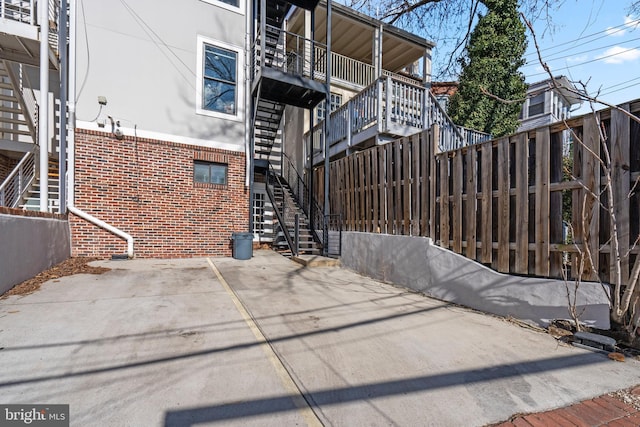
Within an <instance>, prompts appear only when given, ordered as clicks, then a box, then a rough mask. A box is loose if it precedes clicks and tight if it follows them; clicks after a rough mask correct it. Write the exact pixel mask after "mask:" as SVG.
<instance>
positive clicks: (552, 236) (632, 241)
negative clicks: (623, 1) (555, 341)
mask: <svg viewBox="0 0 640 427" xmlns="http://www.w3.org/2000/svg"><path fill="white" fill-rule="evenodd" d="M622 108H624V109H626V111H630V112H631V113H632V114H634V115H636V116H638V115H639V113H640V102H635V103H631V104H626V105H624V106H622ZM597 114H598V115H599V118H600V121H601V124H602V126H601V127H598V125H597V121H596V119H595V117H594V116H593V115H585V116H581V117H578V118H574V119H571V120H570V121H569V122H568V123H567V124H566V125H565V124H564V123H557V124H554V125H550V126H547V127H543V128H539V129H537V130H534V131H529V132H524V133H519V134H516V135H512V136H509V137H505V138H501V139H497V140H492V141H488V142H485V143H482V144H478V145H472V146H468V147H465V148H462V149H457V150H453V151H448V152H443V153H438V152H436V151H435V150H436V149H435V147H436V146H437V144H434V141H438V132H439V130H438V129H437V127H434V128H432V129H431V130H428V131H424V132H423V133H420V134H416V135H413V136H411V137H407V138H402V139H399V140H397V141H394V142H392V143H389V144H385V145H380V146H376V147H373V148H370V149H368V150H366V151H362V152H359V153H355V154H353V155H350V156H348V157H345V158H342V159H340V160H337V161H334V162H332V163H331V167H330V176H329V179H330V183H331V186H330V188H331V190H330V191H331V194H330V203H331V206H330V207H331V213H334V214H335V213H341V214H342V218H343V228H344V229H345V230H348V231H363V232H379V233H388V234H404V235H414V236H429V237H431V238H433V239H434V241H435V242H436V243H437V244H439V245H440V246H443V247H446V248H449V249H451V250H453V251H455V252H457V253H459V254H462V255H465V256H467V257H468V258H471V259H474V260H477V261H479V262H482V263H484V264H487V265H490V266H491V267H492V268H494V269H495V270H497V271H501V272H505V273H515V274H527V275H536V276H542V277H555V278H557V277H561V276H562V271H563V268H565V271H568V273H569V276H572V275H575V272H576V271H577V268H576V266H577V262H578V261H579V257H580V252H582V253H584V252H585V250H586V249H589V250H590V252H591V253H592V254H593V257H592V259H593V261H594V267H595V270H596V271H598V272H599V275H600V278H601V280H603V281H606V282H614V281H615V280H614V277H613V274H612V268H610V264H611V262H612V257H611V256H610V252H611V245H610V236H611V231H610V230H611V221H610V215H609V214H608V212H607V211H606V210H605V207H606V206H607V205H608V202H607V197H608V196H607V194H606V191H604V185H605V183H606V174H605V170H604V169H603V167H602V165H601V163H600V161H599V160H598V156H601V158H604V157H605V155H604V150H603V148H602V147H601V143H600V133H601V132H602V134H603V135H605V136H606V146H607V147H608V150H609V152H610V153H611V177H612V180H613V181H612V187H613V190H614V200H615V201H616V203H615V215H616V218H617V224H618V230H619V235H620V253H621V254H622V255H623V256H625V255H626V254H630V256H628V257H625V259H626V260H625V261H624V262H623V267H622V268H623V273H622V274H623V277H628V273H629V264H630V262H631V263H632V262H633V261H634V259H635V257H636V256H637V254H638V253H639V252H640V250H639V249H638V247H637V246H636V243H637V238H638V236H639V235H640V215H639V212H640V196H639V195H638V193H639V192H640V191H636V186H635V185H634V184H635V183H636V182H637V181H638V180H639V177H640V125H638V123H637V122H635V121H634V120H631V119H630V117H629V116H628V115H626V114H624V113H622V112H620V111H617V110H615V109H614V110H603V111H600V112H598V113H597ZM567 125H568V126H569V128H570V129H571V130H568V129H567ZM579 141H582V142H579ZM323 176H324V174H323V170H322V168H318V169H316V170H315V173H314V179H315V180H316V181H315V182H316V183H317V184H316V185H314V187H315V188H316V189H318V193H317V194H316V197H318V200H323V194H322V193H321V192H322V189H323V188H324V186H323ZM638 189H640V185H638ZM594 196H597V197H599V199H600V200H599V202H598V200H597V199H596V198H595V197H594ZM586 271H587V272H590V271H591V269H590V267H589V266H588V265H587V267H586ZM583 277H586V278H592V279H594V278H595V277H592V276H590V274H585V275H584V276H583Z"/></svg>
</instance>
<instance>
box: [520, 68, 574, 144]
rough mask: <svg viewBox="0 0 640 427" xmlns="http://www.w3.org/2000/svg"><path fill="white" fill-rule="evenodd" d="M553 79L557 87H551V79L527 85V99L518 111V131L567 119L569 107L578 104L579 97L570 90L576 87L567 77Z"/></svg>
mask: <svg viewBox="0 0 640 427" xmlns="http://www.w3.org/2000/svg"><path fill="white" fill-rule="evenodd" d="M554 80H555V81H556V86H557V88H554V87H553V85H552V82H551V79H546V80H543V81H540V82H537V83H532V84H530V85H529V87H528V89H527V99H526V100H525V102H524V104H523V105H522V111H521V112H520V127H519V128H518V132H522V131H524V130H529V129H535V128H537V127H540V126H545V125H548V124H550V123H555V122H558V121H561V120H564V119H567V118H569V117H570V115H571V107H572V106H574V105H577V104H580V102H581V100H580V97H579V96H577V95H576V94H575V93H573V92H572V91H571V90H576V87H575V86H574V85H573V83H571V81H570V80H569V79H567V78H566V77H565V76H558V77H555V78H554Z"/></svg>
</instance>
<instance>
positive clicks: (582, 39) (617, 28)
mask: <svg viewBox="0 0 640 427" xmlns="http://www.w3.org/2000/svg"><path fill="white" fill-rule="evenodd" d="M638 25H640V19H634V20H633V21H629V22H626V23H624V24H620V25H616V26H615V27H609V28H607V29H604V30H601V31H596V32H595V33H591V34H588V35H586V36H581V37H578V38H575V39H572V40H568V41H566V42H563V43H558V44H556V45H553V46H550V47H546V48H543V49H540V52H541V53H542V52H546V51H549V50H554V49H557V48H559V47H561V46H566V45H568V44H572V43H576V42H580V45H581V46H583V45H585V44H587V43H593V42H595V41H597V40H600V39H603V38H607V37H610V36H611V33H608V31H611V30H615V31H613V33H617V32H620V31H623V30H624V29H626V28H630V27H634V26H636V27H637V26H638ZM603 33H604V34H603ZM600 34H603V35H601V36H600V37H597V38H595V39H593V40H588V39H589V38H590V37H593V36H597V35H600ZM572 48H573V47H571V48H568V49H564V50H561V51H560V52H554V53H553V55H556V54H558V53H562V52H566V51H568V50H571V49H572ZM524 56H525V57H528V56H537V52H535V51H534V52H531V53H528V54H525V55H524Z"/></svg>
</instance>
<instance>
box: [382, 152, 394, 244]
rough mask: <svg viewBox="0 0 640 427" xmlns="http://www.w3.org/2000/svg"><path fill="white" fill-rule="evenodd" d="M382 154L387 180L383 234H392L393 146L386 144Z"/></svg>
mask: <svg viewBox="0 0 640 427" xmlns="http://www.w3.org/2000/svg"><path fill="white" fill-rule="evenodd" d="M384 153H385V156H386V159H387V171H386V176H387V180H386V183H385V194H386V197H387V200H386V204H387V220H386V225H385V232H386V233H389V234H393V232H394V218H395V213H394V209H393V206H394V205H393V201H394V198H393V144H387V145H385V146H384Z"/></svg>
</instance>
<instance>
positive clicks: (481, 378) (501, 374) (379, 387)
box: [164, 353, 609, 427]
mask: <svg viewBox="0 0 640 427" xmlns="http://www.w3.org/2000/svg"><path fill="white" fill-rule="evenodd" d="M608 361H609V359H608V358H607V357H605V356H603V355H601V354H597V353H583V354H576V355H570V356H561V357H552V358H548V359H541V360H535V361H530V362H522V363H517V364H503V365H497V366H492V367H490V368H483V369H470V370H466V371H458V372H450V373H444V374H435V375H425V376H419V377H414V378H408V379H402V380H393V381H385V382H378V383H371V384H362V385H356V386H348V387H341V388H335V389H326V390H318V391H312V392H305V393H303V394H302V396H303V397H304V399H305V400H306V401H307V403H308V404H309V406H311V408H318V407H321V406H328V405H339V404H344V403H348V402H354V401H367V400H371V399H376V398H381V397H388V396H395V395H404V394H408V393H416V392H423V391H428V390H435V389H442V388H446V387H453V386H457V385H463V384H474V383H482V382H489V381H495V380H500V379H505V378H512V377H518V376H521V375H534V374H538V373H542V372H549V371H556V370H561V369H569V368H576V367H579V366H585V365H594V364H598V363H606V362H608ZM293 398H294V395H291V394H286V395H280V396H273V397H266V398H262V399H254V400H251V401H243V402H237V403H228V404H221V405H212V406H206V407H200V408H191V409H181V410H175V411H168V412H167V413H166V414H165V420H164V425H165V427H178V426H192V425H196V424H199V423H205V422H215V421H225V420H232V419H242V418H250V417H254V416H258V415H265V414H274V413H279V412H286V411H295V410H297V409H298V408H297V407H296V406H295V404H294V400H293Z"/></svg>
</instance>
